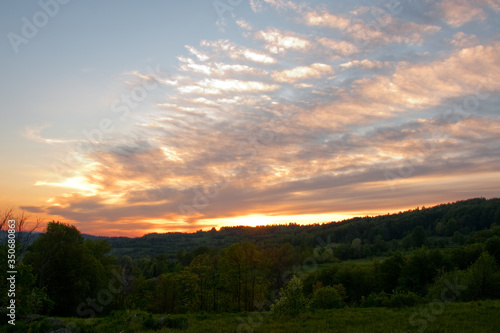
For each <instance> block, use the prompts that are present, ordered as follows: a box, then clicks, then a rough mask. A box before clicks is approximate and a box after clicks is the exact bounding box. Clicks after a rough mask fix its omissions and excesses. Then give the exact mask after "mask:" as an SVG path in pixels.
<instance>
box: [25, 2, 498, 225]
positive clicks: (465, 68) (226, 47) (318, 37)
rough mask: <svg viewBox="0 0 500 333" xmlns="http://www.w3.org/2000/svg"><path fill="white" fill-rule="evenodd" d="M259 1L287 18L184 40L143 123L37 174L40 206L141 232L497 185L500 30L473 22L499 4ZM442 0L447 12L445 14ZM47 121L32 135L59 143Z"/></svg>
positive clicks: (239, 24) (402, 203) (242, 21)
mask: <svg viewBox="0 0 500 333" xmlns="http://www.w3.org/2000/svg"><path fill="white" fill-rule="evenodd" d="M451 3H454V4H456V6H455V7H453V6H451ZM250 5H251V9H252V10H253V11H254V12H256V13H264V12H265V14H266V15H270V14H271V13H272V15H276V17H279V18H280V19H281V20H284V21H285V22H287V24H281V25H278V24H276V25H274V24H273V22H271V21H267V22H266V24H265V25H264V24H262V23H261V22H259V20H258V19H255V20H254V19H253V18H252V17H245V18H236V20H235V22H234V24H233V26H234V28H235V31H236V32H234V34H241V36H240V37H239V38H234V37H232V38H231V39H218V40H202V41H201V42H200V43H199V44H198V45H186V46H185V50H184V53H182V52H180V54H179V55H178V57H177V61H178V63H177V66H176V68H175V73H174V74H173V75H169V76H168V78H154V79H155V80H157V81H158V82H163V83H164V84H162V85H161V87H160V88H159V89H160V90H161V94H159V95H161V98H159V99H158V98H156V99H154V100H153V99H152V100H151V101H150V102H151V105H150V106H149V107H145V111H144V112H142V113H140V114H139V113H138V114H137V115H135V116H134V117H133V121H134V123H133V125H132V127H133V129H134V130H139V129H140V130H141V131H142V132H141V133H142V135H141V136H140V137H132V136H130V137H129V136H128V133H127V132H126V131H123V132H119V133H118V132H117V133H116V135H114V136H113V137H111V138H109V139H108V140H105V141H104V142H103V143H102V144H101V145H99V146H92V149H89V150H88V151H87V152H86V153H82V154H83V155H82V156H81V157H82V158H81V163H79V164H75V165H72V166H71V168H72V171H73V173H72V176H71V177H66V178H64V179H60V180H53V179H41V180H40V181H39V182H37V183H36V185H37V186H47V187H52V188H60V189H62V191H61V194H60V195H57V196H54V197H53V198H50V199H49V201H48V203H47V204H46V205H45V206H43V207H42V206H40V207H31V208H30V209H31V210H32V211H43V212H45V213H46V214H52V215H57V216H61V217H64V218H65V219H68V220H73V221H79V223H81V224H82V225H85V226H86V228H87V230H102V229H100V228H101V227H100V226H99V223H104V222H105V223H106V225H107V227H106V230H107V231H106V232H117V231H118V230H124V231H122V232H130V233H133V232H137V230H142V232H144V230H154V231H161V230H174V229H175V230H189V228H197V227H199V226H203V227H205V226H209V225H210V226H212V225H217V219H222V218H228V217H238V216H245V215H250V214H267V215H279V214H282V215H287V216H289V215H294V214H325V213H330V212H335V211H337V212H339V211H341V212H353V211H360V210H361V208H363V209H367V210H380V209H382V210H383V209H386V210H388V209H389V208H388V207H391V209H393V208H395V207H397V208H399V207H408V206H409V205H410V206H413V205H415V203H416V202H425V203H428V202H441V201H446V200H448V199H449V198H450V194H449V193H460V194H461V195H460V196H459V197H458V198H455V199H460V198H463V197H464V196H465V197H467V196H469V194H470V195H473V194H474V193H481V191H484V193H488V194H489V193H493V192H494V191H495V189H494V188H493V187H494V186H493V185H494V184H496V185H498V180H499V179H500V178H499V174H498V171H497V170H498V165H499V162H500V159H499V158H498V157H499V156H500V154H499V153H500V151H499V148H498V147H500V136H499V134H498V133H500V128H499V126H498V124H499V122H498V109H497V108H496V105H497V103H498V101H499V100H500V95H499V92H500V82H498V80H497V79H496V78H498V77H500V63H499V62H498V54H499V53H500V43H499V42H498V41H497V40H496V39H495V38H494V37H491V35H487V34H486V35H482V34H481V33H480V32H479V31H478V32H472V31H471V30H467V29H465V25H466V24H467V23H468V22H473V21H478V22H479V21H480V22H483V23H484V24H488V23H489V24H492V25H494V23H493V21H492V20H490V19H489V17H490V16H491V15H493V14H492V13H493V12H494V13H496V10H497V7H495V6H496V3H495V2H492V1H489V0H484V1H479V0H477V1H472V0H471V1H465V0H464V1H459V2H456V1H453V2H449V1H443V2H440V3H437V2H425V3H420V4H414V3H412V4H408V6H421V7H422V8H420V9H421V11H420V12H415V13H413V12H412V11H411V10H408V11H406V12H404V13H402V14H401V15H393V14H391V15H390V16H383V18H384V21H382V24H381V23H380V22H378V21H377V19H376V18H377V17H382V16H380V15H381V14H382V13H387V12H388V11H387V9H386V8H385V7H375V6H361V5H360V4H355V3H353V4H350V5H345V7H346V8H343V9H342V10H340V9H339V8H340V7H342V6H340V7H338V6H331V7H328V6H327V5H324V6H322V7H314V6H308V5H306V4H304V3H301V4H298V3H296V2H291V1H283V0H265V1H251V2H250ZM412 8H413V7H412ZM436 8H437V9H439V10H440V11H441V12H442V13H443V18H444V21H445V22H441V21H440V19H439V18H435V17H433V15H434V13H433V12H432V10H433V9H436ZM486 8H490V9H493V11H491V10H490V12H488V11H486ZM463 12H466V14H465V15H462V14H461V13H463ZM263 15H264V14H263ZM374 15H375V16H374ZM377 15H378V16H377ZM374 17H375V18H374ZM495 17H496V16H495ZM373 22H378V26H374V25H371V24H372V23H373ZM229 24H230V23H228V27H229ZM446 25H450V26H451V28H449V27H446ZM459 27H460V29H461V30H463V31H457V30H456V28H459ZM492 29H494V28H492ZM364 40H368V41H369V43H360V41H364ZM128 73H129V74H131V75H134V76H136V77H138V78H140V79H141V80H151V79H153V78H152V77H150V75H149V74H148V73H143V72H142V71H130V72H128ZM474 96H476V97H475V99H474V98H473V97H474ZM477 96H479V97H480V98H479V97H477ZM464 103H465V104H464ZM467 103H469V104H467ZM471 103H475V104H471ZM476 104H477V105H476ZM457 105H458V106H457ZM457 108H458V111H456V109H457ZM449 110H452V114H451V115H449V114H448V113H449V112H448V111H449ZM43 129H44V128H43V127H41V128H29V129H27V131H26V136H27V137H30V138H31V139H33V140H37V141H39V142H45V143H51V142H50V141H49V140H48V139H44V138H43V137H42V136H41V132H42V130H43ZM401 170H406V171H407V172H406V173H404V172H403V176H401V174H402V172H401ZM408 170H411V172H410V171H408ZM388 173H389V174H396V175H399V176H398V177H397V178H396V179H390V180H387V179H386V176H385V175H386V174H388ZM464 177H466V178H467V179H465V180H464ZM491 177H494V180H493V181H491V180H488V179H491ZM472 180H473V181H472ZM393 187H395V188H396V193H397V194H395V192H393V191H391V188H393ZM450 191H451V192H450ZM462 194H463V195H462ZM203 198H204V199H203ZM180 205H187V206H189V207H191V208H193V207H194V208H193V209H192V210H191V211H190V212H183V211H182V209H180V208H179V207H180ZM195 206H196V207H195ZM210 221H212V222H210ZM210 223H212V224H210Z"/></svg>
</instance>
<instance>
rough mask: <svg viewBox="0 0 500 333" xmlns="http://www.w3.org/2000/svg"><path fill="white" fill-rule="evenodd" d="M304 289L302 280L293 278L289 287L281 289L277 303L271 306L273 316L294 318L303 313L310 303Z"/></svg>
mask: <svg viewBox="0 0 500 333" xmlns="http://www.w3.org/2000/svg"><path fill="white" fill-rule="evenodd" d="M302 288H303V282H302V280H301V279H300V278H298V277H296V276H293V278H292V280H290V282H289V283H288V285H287V286H285V287H284V288H282V289H281V294H280V297H279V298H278V300H277V301H276V303H275V304H273V305H272V306H271V312H272V314H273V316H275V317H292V316H296V315H298V314H300V313H303V312H304V311H305V310H306V306H307V303H308V302H307V299H306V297H305V296H304V293H303V291H302Z"/></svg>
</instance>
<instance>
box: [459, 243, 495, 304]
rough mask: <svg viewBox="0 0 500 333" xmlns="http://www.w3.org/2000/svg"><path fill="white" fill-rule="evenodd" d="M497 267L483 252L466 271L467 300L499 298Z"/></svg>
mask: <svg viewBox="0 0 500 333" xmlns="http://www.w3.org/2000/svg"><path fill="white" fill-rule="evenodd" d="M497 272H498V266H497V264H496V262H495V258H493V257H492V256H491V255H490V254H489V253H488V252H483V253H482V254H481V256H480V257H479V258H478V259H477V261H476V262H475V263H474V264H472V265H471V266H470V267H469V269H468V270H467V278H466V285H467V286H468V287H469V288H468V290H467V291H466V292H465V293H466V295H467V300H474V299H480V298H488V297H498V296H500V280H499V277H500V276H499V274H497Z"/></svg>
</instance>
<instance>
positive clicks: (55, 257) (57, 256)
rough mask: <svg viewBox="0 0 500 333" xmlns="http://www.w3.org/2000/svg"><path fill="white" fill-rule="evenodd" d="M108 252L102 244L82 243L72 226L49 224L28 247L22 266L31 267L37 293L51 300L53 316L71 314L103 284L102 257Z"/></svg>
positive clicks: (106, 262)
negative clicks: (44, 291) (41, 292)
mask: <svg viewBox="0 0 500 333" xmlns="http://www.w3.org/2000/svg"><path fill="white" fill-rule="evenodd" d="M109 249H110V248H109V246H107V245H106V244H105V243H102V242H94V241H92V240H86V241H84V239H83V237H82V235H81V234H80V232H79V231H78V230H77V229H76V228H75V227H74V226H69V225H65V224H62V223H55V222H51V223H49V224H47V231H46V232H45V234H43V235H42V236H40V237H39V238H38V239H37V240H36V241H35V242H33V244H32V245H31V246H30V247H29V248H28V251H27V253H26V256H25V258H24V263H25V264H26V265H30V266H31V267H32V268H33V273H34V274H35V275H36V277H37V283H36V284H37V287H38V288H39V290H46V292H47V295H48V296H49V298H50V299H51V300H52V301H53V303H54V308H53V313H54V314H58V315H71V314H75V313H76V309H77V306H78V304H80V303H81V302H82V301H84V300H85V299H86V298H87V297H92V296H93V297H95V296H96V294H97V292H98V291H99V290H100V289H101V288H102V287H104V286H105V285H106V282H107V280H108V279H107V277H108V274H107V271H106V265H107V264H109V263H110V261H109V259H108V258H107V257H106V256H105V255H104V254H105V253H106V252H107V251H109Z"/></svg>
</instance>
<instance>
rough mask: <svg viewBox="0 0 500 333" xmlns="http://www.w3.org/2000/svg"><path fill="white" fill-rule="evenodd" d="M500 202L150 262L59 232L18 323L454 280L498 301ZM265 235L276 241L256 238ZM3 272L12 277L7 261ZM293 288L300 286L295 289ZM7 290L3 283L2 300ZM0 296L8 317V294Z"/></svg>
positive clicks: (374, 293) (330, 295)
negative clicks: (361, 261)
mask: <svg viewBox="0 0 500 333" xmlns="http://www.w3.org/2000/svg"><path fill="white" fill-rule="evenodd" d="M499 204H500V201H499V200H498V199H492V200H484V199H474V200H468V201H463V202H458V203H455V204H449V205H441V206H437V207H433V208H427V209H424V208H422V209H419V210H415V211H411V212H405V213H400V214H395V215H388V216H380V217H377V218H366V219H364V218H361V219H353V220H350V221H346V222H342V223H340V224H339V225H330V224H328V225H316V226H307V227H299V226H297V225H292V226H288V227H284V226H279V227H278V226H274V227H268V228H255V229H252V228H241V227H237V228H225V229H224V230H226V231H224V230H223V232H228V233H233V232H236V233H238V232H242V233H243V234H245V233H249V234H251V235H253V236H251V237H250V236H249V237H248V238H249V239H253V240H254V241H240V242H235V243H233V244H230V245H228V246H225V247H222V248H221V247H216V246H214V247H209V246H199V247H197V248H195V249H194V250H191V251H188V250H184V249H180V250H178V251H177V253H176V254H175V255H174V256H173V255H171V254H157V255H155V256H145V257H143V258H132V257H130V256H127V255H122V256H116V255H111V254H110V250H111V247H110V245H109V244H108V242H107V241H105V240H92V239H84V237H83V236H82V235H81V234H80V232H79V231H78V230H77V229H76V228H75V227H73V226H68V225H65V224H61V223H57V222H52V223H49V224H48V225H47V230H46V232H45V233H44V234H43V235H41V236H40V237H39V238H38V239H37V240H36V241H35V242H33V244H32V245H30V246H29V247H28V248H27V251H26V254H25V255H24V257H22V258H20V259H22V260H20V261H19V262H18V263H17V265H16V269H17V271H18V275H17V280H16V283H17V286H18V288H17V291H16V293H17V294H16V302H17V303H16V306H17V314H18V315H20V316H25V315H29V314H34V313H37V314H51V315H60V316H81V317H92V316H104V315H107V314H109V313H110V312H111V311H113V310H121V309H141V310H146V311H149V312H152V313H186V312H207V313H208V312H210V313H221V312H240V311H256V310H269V309H270V308H271V306H274V309H276V308H277V309H280V307H281V308H284V309H288V308H287V305H286V304H284V305H283V303H286V302H284V299H288V298H289V297H288V298H286V297H283V295H285V294H287V293H289V294H290V297H292V296H293V297H297V298H298V300H299V302H298V303H296V304H303V305H304V307H306V306H309V305H310V306H313V307H320V308H321V307H340V306H345V305H346V304H347V305H349V306H399V305H411V304H415V303H417V302H423V301H425V300H428V299H432V298H431V297H437V296H439V295H437V293H439V292H442V289H443V284H445V283H446V281H448V283H450V282H449V281H452V282H453V281H456V280H457V279H458V280H460V281H459V282H456V283H459V284H461V285H462V284H463V285H466V286H467V291H463V292H461V293H460V295H455V298H459V299H463V300H472V299H480V298H496V297H500V285H499V281H500V275H499V274H500V273H499V270H498V264H499V262H500V226H498V223H497V220H496V219H497V217H498V215H499V212H500V205H499ZM476 223H477V224H476ZM287 228H288V229H287ZM269 230H280V231H281V232H279V233H278V235H273V234H268V231H269ZM212 233H213V234H215V235H217V232H212ZM204 234H206V233H204ZM221 234H223V233H221ZM264 234H267V238H269V239H270V240H266V239H265V238H266V237H263V238H261V239H260V240H256V239H257V238H259V237H261V236H262V235H264ZM391 237H395V238H391ZM278 239H279V240H280V241H282V243H280V242H278ZM21 245H22V244H20V246H21ZM6 252H7V247H6V246H5V245H2V253H4V254H2V255H6ZM373 255H383V256H384V257H386V258H385V259H384V260H380V261H379V260H377V259H372V260H371V262H368V264H367V265H362V266H361V265H350V264H346V262H345V261H344V260H345V259H352V258H363V257H367V256H368V257H371V256H373ZM365 261H366V260H365ZM0 269H2V270H3V271H7V270H8V268H7V267H6V263H5V262H4V261H2V267H1V268H0ZM294 276H295V279H292V278H293V277H294ZM290 281H295V282H294V283H295V284H297V285H300V288H294V289H293V290H290V288H291V287H290V283H289V282H290ZM6 283H7V282H6V280H5V279H3V280H2V281H1V282H0V285H1V287H2V290H5V289H6V288H7V286H6ZM453 283H454V282H453ZM297 290H300V292H298V291H297ZM280 295H281V297H280ZM436 295H437V296H436ZM1 297H2V312H3V311H6V304H7V303H6V302H7V296H6V294H5V293H4V294H2V296H1ZM332 300H334V301H332ZM294 304H295V303H294ZM276 311H278V310H276ZM286 311H288V310H286ZM278 312H279V311H278Z"/></svg>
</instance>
